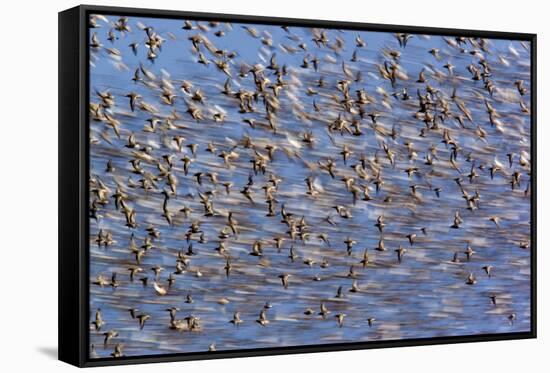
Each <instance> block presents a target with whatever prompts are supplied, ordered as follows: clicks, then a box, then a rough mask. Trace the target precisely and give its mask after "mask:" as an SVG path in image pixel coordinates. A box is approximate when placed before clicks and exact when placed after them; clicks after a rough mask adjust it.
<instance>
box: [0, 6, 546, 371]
mask: <svg viewBox="0 0 550 373" xmlns="http://www.w3.org/2000/svg"><path fill="white" fill-rule="evenodd" d="M92 2H94V3H96V4H98V5H99V4H102V5H119V6H133V7H148V8H165V9H175V10H190V11H205V12H220V13H236V14H239V13H240V14H251V15H266V16H282V17H298V18H314V19H332V20H346V21H358V22H371V23H392V24H404V25H421V26H439V27H453V28H471V29H487V30H501V31H517V32H531V33H537V34H538V40H539V44H538V54H539V56H538V57H539V58H538V74H539V79H538V91H539V94H538V104H539V105H538V106H539V117H538V139H539V141H538V143H539V154H538V163H539V167H538V178H539V182H538V189H539V199H538V207H539V216H538V225H539V234H538V241H539V244H538V253H539V256H538V258H539V259H538V263H539V277H538V286H539V307H538V315H539V324H538V330H539V333H538V334H539V338H538V339H537V340H526V341H510V342H508V341H507V342H490V343H474V344H460V345H444V346H432V347H414V348H399V349H385V350H370V351H355V352H333V353H323V354H309V355H293V356H284V357H281V356H279V357H261V358H246V359H231V360H218V361H206V362H190V363H172V364H161V365H156V366H154V367H153V366H150V365H142V366H138V367H119V368H113V369H116V370H117V371H127V372H128V371H130V370H131V371H132V372H133V373H137V372H145V371H150V370H151V369H155V371H160V372H164V371H176V370H179V371H181V369H185V370H187V371H197V370H198V369H200V370H201V372H215V371H216V372H219V371H221V370H225V371H237V370H238V371H239V372H252V371H256V372H257V371H260V370H261V371H262V372H263V373H268V372H281V371H291V370H292V371H295V370H298V369H300V370H309V369H311V370H315V371H322V372H335V371H338V370H342V369H350V370H354V369H361V370H368V371H397V370H400V371H407V372H417V371H418V372H420V371H422V372H425V373H427V372H441V371H444V372H464V371H466V370H470V371H474V372H475V371H491V372H492V371H495V372H513V371H524V370H527V369H529V368H531V367H532V368H534V367H537V366H542V364H543V362H548V357H547V356H545V354H548V351H550V343H549V342H548V333H549V328H550V326H549V320H548V317H547V315H548V314H549V311H550V310H549V307H548V303H549V297H548V286H547V285H548V281H549V277H550V275H549V273H550V271H546V268H545V265H546V264H547V263H548V255H547V254H546V250H545V249H546V247H545V246H546V244H548V243H550V233H549V232H550V230H549V229H547V227H546V224H548V222H549V221H550V216H549V214H550V212H548V211H549V210H545V208H549V207H550V200H549V195H548V194H547V193H545V190H544V187H543V186H544V185H545V184H546V185H548V184H549V183H550V180H549V178H550V172H549V171H548V166H547V165H546V162H550V147H544V145H546V144H545V141H548V140H549V139H550V133H549V132H550V129H549V127H548V126H547V123H546V121H545V114H547V111H546V107H547V106H548V104H547V102H548V100H549V97H547V95H546V87H548V86H549V85H550V81H549V74H548V73H547V71H546V69H545V67H548V65H549V64H550V61H549V60H548V53H549V52H548V50H549V47H550V43H549V41H548V37H550V21H549V20H548V14H549V12H548V10H547V9H544V5H543V4H544V2H543V1H540V0H539V1H529V0H523V1H498V2H497V1H494V2H483V1H480V0H474V1H471V0H458V1H454V2H452V3H447V4H444V3H443V1H441V0H439V1H437V0H435V1H406V0H393V1H388V0H385V1H376V2H367V1H357V0H356V1H351V0H338V1H326V2H325V1H316V2H315V5H311V6H307V5H305V2H299V1H297V0H275V1H244V0H230V1H228V0H226V1H221V0H219V1H214V0H202V1H195V2H184V1H175V0H173V1H156V2H152V1H143V0H133V1H99V0H96V1H92ZM311 3H313V2H311ZM77 4H78V3H77V2H75V1H57V2H56V3H54V2H51V1H50V2H47V1H41V2H35V4H31V2H27V1H21V0H19V1H5V2H3V3H2V6H1V7H2V11H1V13H0V14H1V21H0V35H1V42H0V45H1V46H0V56H1V57H0V66H1V69H0V95H1V100H2V101H1V104H0V111H1V115H0V155H1V158H0V159H1V161H0V165H1V166H0V172H1V176H0V195H1V196H2V198H1V199H0V217H1V222H0V224H1V228H0V279H1V285H0V286H1V288H0V289H1V293H0V296H1V297H2V301H1V302H0V304H1V306H0V315H1V318H0V320H1V322H0V344H1V349H0V356H1V357H2V358H1V360H0V365H1V366H2V370H3V371H13V370H14V369H15V368H16V367H24V368H25V371H27V368H29V369H28V370H29V371H31V370H30V369H33V368H34V369H39V371H41V372H44V371H53V370H55V371H59V372H61V371H66V370H69V369H72V368H71V367H70V366H68V365H66V364H63V363H60V362H58V361H56V359H55V354H56V346H57V298H56V296H57V215H56V214H57V12H58V11H60V10H63V9H66V8H69V7H72V6H74V5H77ZM359 4H362V5H359ZM538 370H539V371H540V369H538Z"/></svg>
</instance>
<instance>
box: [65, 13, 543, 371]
mask: <svg viewBox="0 0 550 373" xmlns="http://www.w3.org/2000/svg"><path fill="white" fill-rule="evenodd" d="M91 13H99V14H104V15H120V16H149V17H156V18H176V19H178V18H181V19H188V20H203V21H235V22H250V23H255V24H270V25H283V24H284V25H289V26H304V27H312V26H317V27H322V28H338V29H349V30H365V31H384V32H406V33H422V34H427V35H446V36H466V37H484V38H492V39H507V40H522V41H528V42H530V43H531V44H530V45H531V87H532V90H531V103H530V107H531V164H532V174H531V245H530V250H531V255H530V258H531V330H530V331H529V332H520V333H503V334H500V333H499V334H484V335H471V336H456V337H437V338H420V339H406V340H385V341H372V342H355V343H335V344H322V345H305V346H297V347H280V348H260V349H247V350H237V351H216V352H194V353H178V354H165V355H147V356H145V355H144V356H131V357H122V358H116V359H115V358H100V359H90V358H89V357H88V334H89V325H88V319H89V314H90V310H89V286H88V281H89V280H88V279H89V271H88V263H89V254H88V246H89V239H88V237H89V227H88V217H89V211H88V210H89V206H88V200H89V190H88V171H89V157H88V155H89V152H88V146H89V144H88V134H89V123H88V120H89V118H88V102H89V63H88V61H89V52H88V39H89V37H88V33H89V28H88V25H87V19H88V15H89V14H91ZM58 43H59V70H58V74H59V77H58V78H59V150H58V151H59V252H58V255H59V258H58V260H59V274H58V276H59V299H58V302H59V335H58V341H59V360H61V361H64V362H67V363H69V364H72V365H76V366H79V367H94V366H105V365H121V364H137V363H152V362H173V361H186V360H199V359H218V358H233V357H250V356H262V355H284V354H296V353H312V352H325V351H340V350H357V349H371V348H388V347H403V346H417V345H435V344H447V343H464V342H483V341H497V340H514V339H526V338H536V330H537V298H536V295H537V294H536V278H537V267H536V265H537V259H536V247H537V243H536V241H537V238H536V228H537V221H536V219H537V205H536V203H537V173H536V171H537V158H536V146H537V137H536V123H537V110H536V109H537V106H536V105H537V102H536V98H537V75H536V73H537V35H536V34H528V33H510V32H495V31H480V30H461V29H448V28H434V27H419V26H400V25H381V24H368V23H357V22H341V21H327V20H310V19H292V18H275V17H258V16H244V15H232V14H214V13H197V12H183V11H170V10H156V9H137V8H120V7H105V6H90V5H81V6H77V7H75V8H71V9H68V10H65V11H62V12H60V13H59V34H58Z"/></svg>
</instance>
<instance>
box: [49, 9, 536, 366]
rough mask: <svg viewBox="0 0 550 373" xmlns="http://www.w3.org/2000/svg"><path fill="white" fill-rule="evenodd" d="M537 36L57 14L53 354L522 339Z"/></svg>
mask: <svg viewBox="0 0 550 373" xmlns="http://www.w3.org/2000/svg"><path fill="white" fill-rule="evenodd" d="M535 62H536V36H535V35H532V34H517V33H503V32H489V31H471V30H454V29H437V28H424V27H410V26H387V25H374V24H359V23H347V22H333V21H317V20H298V19H281V18H266V17H251V16H237V15H221V14H203V13H189V12H175V11H161V10H144V9H129V8H110V7H95V6H80V7H76V8H73V9H69V10H66V11H64V12H61V13H60V14H59V92H60V93H59V240H60V241H59V356H60V359H61V360H63V361H66V362H68V363H71V364H74V365H78V366H98V365H114V364H128V363H141V362H155V361H176V360H189V359H210V358H220V357H239V356H241V357H242V356H255V355H266V354H287V353H300V352H320V351H331V350H344V349H347V350H349V349H366V348H373V347H393V346H410V345H426V344H436V343H458V342H474V341H491V340H503V339H519V338H533V337H535V335H536V334H535V331H536V297H535V295H536V291H535V290H536V283H535V278H536V266H535V264H536V251H535V248H536V241H535V239H536V236H535V232H536V230H535V229H536V220H535V218H536V190H535V189H536V159H535V154H536V152H535V145H536V139H535V134H536V133H535V128H536V127H535V124H536V122H535V121H536V85H535V83H536V76H535V73H536V69H535Z"/></svg>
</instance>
